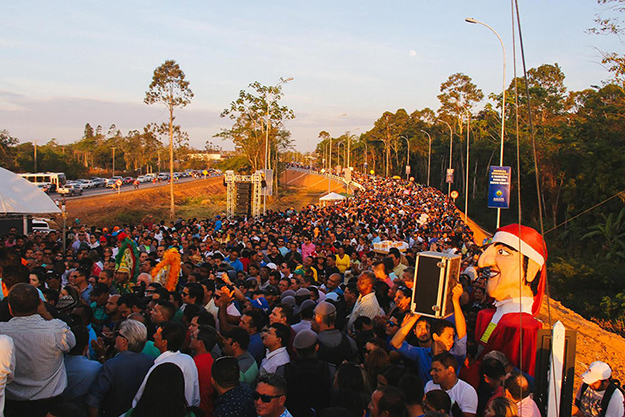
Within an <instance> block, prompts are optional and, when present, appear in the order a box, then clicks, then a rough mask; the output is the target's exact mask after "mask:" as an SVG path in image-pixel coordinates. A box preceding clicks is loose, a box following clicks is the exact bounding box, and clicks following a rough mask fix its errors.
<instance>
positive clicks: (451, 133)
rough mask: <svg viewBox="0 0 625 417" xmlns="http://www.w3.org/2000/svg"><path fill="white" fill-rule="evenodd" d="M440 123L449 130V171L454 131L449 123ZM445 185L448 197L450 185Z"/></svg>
mask: <svg viewBox="0 0 625 417" xmlns="http://www.w3.org/2000/svg"><path fill="white" fill-rule="evenodd" d="M441 122H443V123H445V124H446V125H447V127H448V128H449V169H451V158H452V156H453V149H454V143H453V137H454V131H453V129H452V128H451V126H450V125H449V123H447V122H446V121H444V120H441ZM447 184H448V187H447V196H449V195H450V194H451V183H450V182H448V183H447Z"/></svg>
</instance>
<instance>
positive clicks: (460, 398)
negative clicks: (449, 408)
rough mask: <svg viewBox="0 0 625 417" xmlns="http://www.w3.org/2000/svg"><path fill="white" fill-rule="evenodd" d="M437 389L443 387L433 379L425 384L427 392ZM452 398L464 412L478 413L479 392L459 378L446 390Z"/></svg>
mask: <svg viewBox="0 0 625 417" xmlns="http://www.w3.org/2000/svg"><path fill="white" fill-rule="evenodd" d="M435 389H442V388H441V387H440V385H438V384H435V383H434V382H433V381H428V383H427V384H425V392H426V393H427V392H430V391H432V390H435ZM445 392H446V393H447V394H449V397H450V398H451V400H452V401H453V402H455V403H457V404H458V406H459V407H460V409H461V410H462V412H463V413H468V414H476V413H477V392H475V389H474V388H473V387H472V386H471V385H469V384H467V383H466V382H464V381H463V380H462V379H459V380H458V382H456V385H454V386H453V387H452V388H451V389H450V390H445Z"/></svg>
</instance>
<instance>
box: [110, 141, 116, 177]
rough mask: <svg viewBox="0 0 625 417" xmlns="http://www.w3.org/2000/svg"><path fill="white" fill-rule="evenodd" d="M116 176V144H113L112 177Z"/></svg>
mask: <svg viewBox="0 0 625 417" xmlns="http://www.w3.org/2000/svg"><path fill="white" fill-rule="evenodd" d="M114 176H115V146H113V175H111V177H114Z"/></svg>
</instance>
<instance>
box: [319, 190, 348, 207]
mask: <svg viewBox="0 0 625 417" xmlns="http://www.w3.org/2000/svg"><path fill="white" fill-rule="evenodd" d="M341 200H347V197H345V196H344V195H341V194H338V193H334V192H332V193H328V194H326V195H324V196H323V197H321V198H320V199H319V202H320V203H325V204H327V203H329V202H336V201H341Z"/></svg>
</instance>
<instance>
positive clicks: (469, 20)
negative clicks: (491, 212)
mask: <svg viewBox="0 0 625 417" xmlns="http://www.w3.org/2000/svg"><path fill="white" fill-rule="evenodd" d="M464 20H465V22H467V23H473V24H477V25H482V26H485V27H487V28H488V29H490V31H491V32H493V33H494V34H495V36H497V39H499V43H500V44H501V51H502V52H503V82H502V89H501V91H502V98H501V147H500V150H499V166H503V138H504V133H505V120H506V48H505V47H504V45H503V41H502V40H501V36H499V34H498V33H497V32H496V31H495V29H493V28H492V27H490V26H488V25H487V24H486V23H483V22H480V21H479V20H476V19H474V18H472V17H467V18H466V19H464ZM500 221H501V209H500V208H498V209H497V228H498V229H499V223H500Z"/></svg>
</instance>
